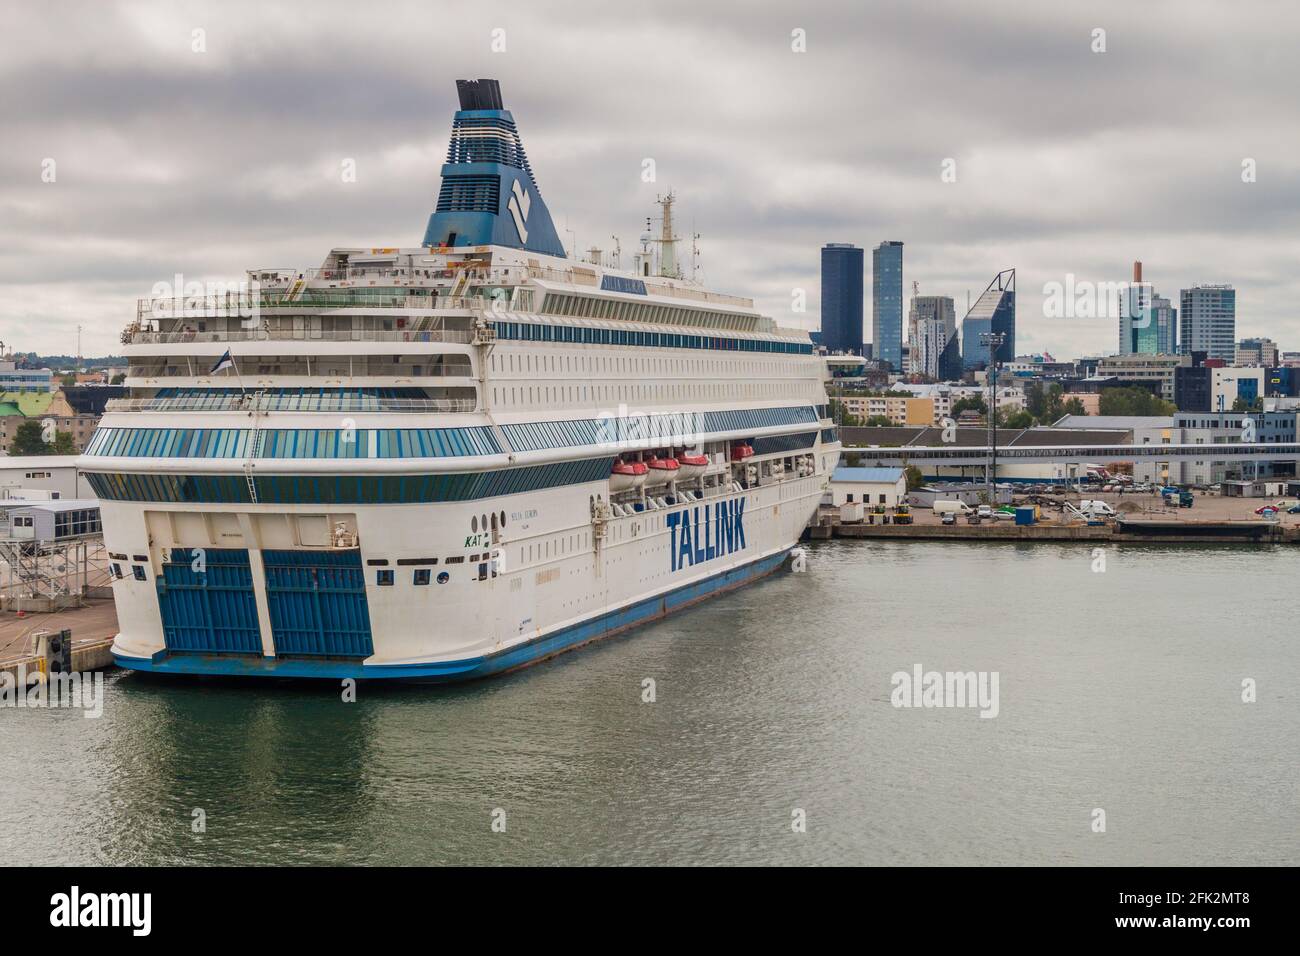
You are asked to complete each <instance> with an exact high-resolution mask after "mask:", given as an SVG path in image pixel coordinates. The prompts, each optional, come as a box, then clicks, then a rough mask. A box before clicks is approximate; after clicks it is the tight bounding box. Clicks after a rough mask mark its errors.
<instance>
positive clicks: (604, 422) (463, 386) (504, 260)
mask: <svg viewBox="0 0 1300 956" xmlns="http://www.w3.org/2000/svg"><path fill="white" fill-rule="evenodd" d="M457 86H458V92H459V96H460V110H459V111H458V112H457V113H456V115H455V119H454V122H453V125H452V132H451V145H450V148H449V150H448V155H447V162H446V164H445V165H444V166H443V168H442V186H441V190H440V192H439V195H438V201H437V207H436V211H435V212H434V213H433V214H432V216H431V217H430V219H429V222H428V227H427V231H426V232H425V235H424V240H423V242H422V243H421V244H420V245H419V246H417V247H415V248H378V249H335V250H333V251H332V252H330V254H329V255H328V256H327V257H326V258H325V261H324V263H323V264H322V265H321V267H320V268H319V269H315V270H310V271H289V270H278V269H267V270H253V271H252V272H250V273H249V280H250V283H249V285H248V288H247V290H246V291H240V292H234V293H228V294H224V295H202V296H193V295H190V296H186V295H184V294H183V293H181V292H178V294H177V296H176V297H166V298H153V299H148V300H142V301H141V302H140V303H139V304H138V307H137V318H136V321H135V323H134V324H133V325H132V326H131V327H130V328H129V329H128V330H127V332H126V333H124V341H125V342H126V343H127V344H126V346H125V352H126V355H127V357H128V359H129V362H130V371H129V373H128V377H127V384H128V385H129V386H130V388H131V397H130V398H125V399H119V400H116V401H114V402H112V403H111V404H110V406H109V408H108V410H107V412H106V413H105V415H104V417H103V420H102V422H101V424H100V428H99V430H98V431H97V433H96V434H95V436H94V438H93V439H92V441H91V442H90V444H89V445H88V447H87V449H86V452H85V455H84V456H83V457H82V458H81V461H80V464H81V467H82V469H83V470H84V472H86V473H87V476H88V479H89V481H90V482H91V484H92V485H93V486H94V489H95V491H96V493H97V494H98V495H99V497H100V499H101V503H102V517H103V527H104V538H105V543H106V545H107V548H108V551H109V553H110V555H111V561H112V572H113V577H114V582H113V589H114V592H115V595H116V601H117V609H118V621H119V627H120V633H119V634H118V635H117V638H116V641H115V643H114V646H113V652H114V656H115V657H116V659H117V662H118V663H119V664H121V665H122V666H124V667H127V668H133V669H136V670H141V671H152V672H158V673H167V674H232V675H250V676H272V677H295V678H297V677H306V678H330V679H339V678H348V677H352V678H399V679H408V680H410V679H414V680H431V681H444V680H459V679H466V678H474V677H481V676H485V675H488V674H493V673H499V672H502V671H507V670H511V669H515V668H518V667H522V666H525V665H527V664H531V663H534V662H536V661H538V660H542V659H544V658H547V657H550V656H553V655H555V654H557V653H560V652H561V651H564V650H567V649H570V648H573V647H577V646H579V645H582V644H584V643H587V642H590V641H593V640H596V639H599V638H602V637H605V636H608V635H611V634H614V633H617V632H619V631H622V630H624V629H627V628H629V627H632V626H634V625H637V624H640V623H643V622H645V621H650V620H653V619H655V618H658V617H661V616H663V615H666V614H668V613H670V612H672V611H676V610H679V609H681V608H684V607H687V606H689V605H691V604H693V603H695V602H698V601H701V600H703V599H705V598H707V597H710V596H712V595H716V594H719V593H721V592H724V591H727V590H730V589H732V588H736V587H738V586H740V585H744V584H747V583H749V582H752V581H755V580H756V579H758V578H761V577H763V576H764V575H766V574H768V573H770V572H772V571H773V570H775V569H777V568H779V567H780V566H781V565H782V563H783V561H784V560H785V558H786V556H787V554H788V553H789V551H790V550H791V548H792V547H793V546H794V545H795V542H796V541H797V540H798V538H799V535H800V533H801V532H802V530H803V528H804V526H805V524H806V523H807V522H808V520H809V518H810V516H811V515H812V514H813V513H814V511H815V510H816V508H817V505H818V502H819V501H820V499H821V497H822V493H823V491H824V489H825V488H826V486H827V483H828V481H829V477H830V474H831V472H832V470H833V469H834V467H835V463H836V460H837V459H838V457H839V444H838V440H837V438H836V434H835V430H834V427H833V425H832V423H831V421H830V420H829V414H828V408H827V404H828V401H827V398H826V392H825V386H824V381H823V379H824V376H825V372H824V369H825V363H824V362H823V361H822V360H821V358H820V357H819V356H818V355H816V354H815V350H814V348H813V346H812V344H811V342H810V340H809V337H808V334H807V333H806V332H805V331H800V330H795V329H787V328H780V327H778V326H777V325H776V324H775V323H774V322H773V321H772V320H771V319H770V318H766V317H764V316H762V315H759V314H758V313H757V312H755V311H754V306H753V303H752V301H751V300H749V299H742V298H737V297H733V296H729V295H721V294H717V293H713V292H706V291H704V290H703V289H701V288H699V287H698V286H697V285H695V284H694V283H693V282H689V281H685V280H684V279H682V278H680V274H679V273H680V270H679V269H678V268H677V266H676V256H675V254H674V252H673V249H674V246H673V241H672V239H673V237H672V235H671V232H672V230H671V203H670V201H669V202H667V204H666V205H665V207H664V208H665V216H664V219H665V223H664V229H663V236H662V238H660V239H652V238H651V236H650V234H649V233H648V232H647V234H646V235H645V236H643V237H642V240H643V241H642V243H641V245H640V251H639V252H638V253H636V254H635V255H633V256H632V257H631V259H632V265H633V268H631V269H629V270H619V269H617V268H608V267H607V266H606V264H604V263H603V262H602V261H601V256H600V255H599V254H593V255H592V256H591V257H590V258H591V259H592V261H590V262H580V261H575V260H574V259H571V258H568V257H566V255H565V251H564V247H563V246H562V244H561V243H560V241H559V239H558V237H557V235H556V230H555V227H554V225H553V223H552V220H551V216H550V213H549V212H548V210H547V208H546V206H545V204H544V203H543V202H542V199H541V196H540V194H539V192H538V188H537V183H536V181H535V180H534V178H533V174H532V171H531V169H530V167H529V165H528V160H527V158H526V157H525V155H524V150H523V145H522V143H521V140H520V137H519V134H518V132H517V130H516V127H515V122H514V119H513V117H512V116H511V114H510V112H509V111H507V110H505V109H504V108H503V105H502V102H501V92H500V87H499V86H498V85H497V83H496V81H494V80H478V81H459V82H458V84H457ZM593 253H594V250H593Z"/></svg>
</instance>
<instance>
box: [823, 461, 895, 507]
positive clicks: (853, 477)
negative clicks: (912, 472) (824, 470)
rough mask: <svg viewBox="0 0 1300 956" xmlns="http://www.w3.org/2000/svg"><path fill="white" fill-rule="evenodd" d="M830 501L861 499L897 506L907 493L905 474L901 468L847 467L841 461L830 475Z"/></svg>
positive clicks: (843, 501)
mask: <svg viewBox="0 0 1300 956" xmlns="http://www.w3.org/2000/svg"><path fill="white" fill-rule="evenodd" d="M827 493H828V494H829V495H830V498H831V504H833V505H835V506H836V507H837V508H838V507H839V506H840V505H843V504H857V503H861V504H864V505H869V506H872V507H874V506H875V505H884V506H885V507H886V508H894V507H897V506H898V504H899V502H901V501H902V500H903V499H904V498H906V497H907V476H906V475H905V474H904V473H903V469H902V468H850V467H848V466H846V465H841V466H840V467H839V468H836V469H835V471H834V473H833V474H832V475H831V483H830V488H829V489H828V491H827Z"/></svg>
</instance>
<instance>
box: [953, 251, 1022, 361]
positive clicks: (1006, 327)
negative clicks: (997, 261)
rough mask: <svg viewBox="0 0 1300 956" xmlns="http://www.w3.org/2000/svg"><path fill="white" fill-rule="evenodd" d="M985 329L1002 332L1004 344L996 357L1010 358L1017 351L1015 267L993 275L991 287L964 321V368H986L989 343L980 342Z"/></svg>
mask: <svg viewBox="0 0 1300 956" xmlns="http://www.w3.org/2000/svg"><path fill="white" fill-rule="evenodd" d="M986 332H1000V333H1002V346H1001V348H999V349H998V352H997V354H996V355H995V356H992V359H993V360H994V361H998V362H1010V361H1011V360H1012V359H1013V358H1015V354H1016V270H1015V269H1007V270H1005V271H1003V272H999V273H998V274H997V275H995V276H994V277H993V281H992V282H990V283H989V285H988V288H987V289H985V290H984V292H983V293H982V294H981V295H980V297H979V298H978V299H976V300H975V304H974V305H973V306H971V308H970V311H969V312H967V313H966V318H965V319H964V320H962V324H961V364H962V368H964V369H978V368H987V367H988V364H989V361H990V356H989V347H988V346H987V345H983V344H981V343H980V336H981V335H982V334H984V333H986Z"/></svg>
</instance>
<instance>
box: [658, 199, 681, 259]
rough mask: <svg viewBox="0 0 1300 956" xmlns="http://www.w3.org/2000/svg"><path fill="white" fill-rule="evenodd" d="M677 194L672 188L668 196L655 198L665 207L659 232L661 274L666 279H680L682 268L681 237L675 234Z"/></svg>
mask: <svg viewBox="0 0 1300 956" xmlns="http://www.w3.org/2000/svg"><path fill="white" fill-rule="evenodd" d="M676 201H677V196H676V195H675V194H674V193H673V191H672V190H671V189H670V190H668V195H667V196H660V197H658V198H657V199H655V202H657V203H658V204H659V205H660V206H662V207H663V211H664V216H663V227H662V230H661V231H660V233H659V274H660V275H661V276H663V277H664V278H666V279H680V278H681V277H682V273H681V270H680V269H678V268H677V243H678V242H679V241H680V239H679V237H677V236H674V235H673V203H674V202H676Z"/></svg>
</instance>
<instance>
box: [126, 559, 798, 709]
mask: <svg viewBox="0 0 1300 956" xmlns="http://www.w3.org/2000/svg"><path fill="white" fill-rule="evenodd" d="M788 554H789V549H788V548H787V549H785V550H782V551H780V552H778V553H777V554H774V555H769V556H768V557H765V558H759V559H757V560H755V561H751V562H749V563H748V564H746V565H743V566H741V567H738V568H732V569H730V570H727V571H723V572H720V573H718V574H716V575H713V576H711V577H708V578H706V579H704V580H703V581H697V582H694V583H692V584H688V585H683V586H682V587H680V588H678V589H676V590H675V591H673V592H670V593H669V594H664V595H659V596H656V597H653V598H647V599H645V600H641V601H637V602H634V603H633V604H631V605H629V606H628V607H625V608H622V609H620V610H617V611H611V612H609V613H607V614H603V615H600V616H599V617H596V618H592V619H591V620H588V621H584V622H582V623H581V624H576V625H572V626H570V627H566V628H563V629H561V630H559V631H557V632H555V633H553V634H549V635H547V636H545V637H539V638H536V639H534V640H532V641H528V642H527V643H524V644H521V645H519V646H516V647H512V648H510V649H508V650H506V651H502V652H500V653H497V654H491V655H488V656H486V657H477V658H466V659H462V660H454V661H441V662H429V663H425V664H375V665H368V664H354V663H349V662H346V661H305V660H278V659H275V658H257V657H243V658H232V657H222V656H218V655H205V654H187V653H180V654H178V653H172V652H169V651H161V652H159V653H158V654H157V655H155V656H154V657H152V658H148V659H143V658H138V657H129V656H125V655H123V654H118V653H114V655H113V659H114V661H115V662H116V663H117V665H118V666H119V667H123V668H126V669H128V670H134V671H140V672H144V673H151V674H166V675H187V674H188V675H195V676H198V675H207V676H225V677H253V678H268V677H269V678H281V679H291V680H345V679H349V678H351V679H354V680H385V681H396V682H399V683H419V684H450V683H459V682H462V681H471V680H480V679H483V678H487V677H495V676H498V675H502V674H507V673H511V672H514V671H519V670H523V669H524V668H526V667H531V666H533V665H534V664H540V663H542V662H544V661H547V660H550V659H551V658H554V657H558V656H559V655H561V654H564V653H567V652H568V651H573V650H577V649H579V648H582V647H585V646H587V645H589V644H593V643H595V642H597V641H601V640H604V639H606V638H610V637H615V636H618V635H621V634H625V633H627V632H628V631H632V630H634V629H636V628H638V627H640V626H642V625H645V624H650V623H653V622H655V621H658V620H662V619H663V618H666V617H668V616H669V615H672V614H675V613H677V612H679V611H684V610H687V609H688V608H692V607H695V606H696V605H698V604H700V603H702V602H704V601H707V600H709V599H710V598H715V597H719V596H721V595H724V594H728V593H730V592H732V591H735V590H737V589H739V588H743V587H745V586H747V585H750V584H754V583H756V582H758V581H760V580H762V579H763V578H765V577H768V576H769V575H771V574H772V573H774V572H776V571H778V570H779V569H780V568H781V567H782V566H783V565H784V563H785V560H786V557H787V556H788Z"/></svg>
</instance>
